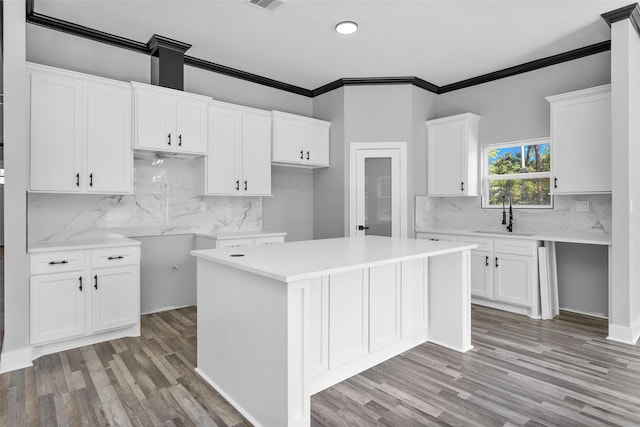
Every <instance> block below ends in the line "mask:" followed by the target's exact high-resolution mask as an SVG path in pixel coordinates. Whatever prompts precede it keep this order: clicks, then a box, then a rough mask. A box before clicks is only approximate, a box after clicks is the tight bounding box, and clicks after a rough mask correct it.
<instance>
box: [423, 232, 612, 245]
mask: <svg viewBox="0 0 640 427" xmlns="http://www.w3.org/2000/svg"><path fill="white" fill-rule="evenodd" d="M415 232H416V234H417V233H434V234H459V235H465V236H474V237H490V238H494V239H496V238H497V239H501V238H507V239H521V240H540V241H546V242H559V243H578V244H585V245H601V246H611V236H610V234H609V236H608V237H605V236H602V238H594V237H581V236H580V233H570V232H564V233H563V232H557V233H544V232H542V233H536V234H530V235H518V234H506V233H479V232H477V231H474V230H453V229H448V228H447V229H437V228H433V229H428V230H415ZM573 234H575V236H573Z"/></svg>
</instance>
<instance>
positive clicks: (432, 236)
mask: <svg viewBox="0 0 640 427" xmlns="http://www.w3.org/2000/svg"><path fill="white" fill-rule="evenodd" d="M416 239H427V240H433V241H434V242H438V241H443V242H456V241H457V240H458V239H457V237H456V236H455V235H454V234H440V233H416Z"/></svg>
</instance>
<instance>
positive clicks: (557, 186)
mask: <svg viewBox="0 0 640 427" xmlns="http://www.w3.org/2000/svg"><path fill="white" fill-rule="evenodd" d="M551 126H552V127H551V137H552V143H553V146H552V150H553V151H552V168H553V177H554V182H552V184H553V188H552V192H553V193H554V194H562V193H590V192H609V191H611V98H610V95H609V93H606V94H601V95H598V96H586V97H584V98H583V99H578V100H573V101H571V102H560V103H558V104H552V108H551Z"/></svg>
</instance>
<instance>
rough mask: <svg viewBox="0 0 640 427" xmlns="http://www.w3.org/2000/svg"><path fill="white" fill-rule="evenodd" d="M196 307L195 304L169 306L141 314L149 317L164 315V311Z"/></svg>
mask: <svg viewBox="0 0 640 427" xmlns="http://www.w3.org/2000/svg"><path fill="white" fill-rule="evenodd" d="M193 306H195V304H187V305H178V306H173V305H171V306H168V307H162V308H156V309H153V310H151V311H145V312H143V313H140V315H141V316H144V315H147V314H154V313H162V312H163V311H170V310H178V309H180V308H187V307H193Z"/></svg>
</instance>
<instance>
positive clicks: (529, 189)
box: [482, 139, 552, 208]
mask: <svg viewBox="0 0 640 427" xmlns="http://www.w3.org/2000/svg"><path fill="white" fill-rule="evenodd" d="M483 154H484V156H483V159H484V165H483V166H484V168H483V169H484V180H483V185H484V192H483V201H482V205H483V207H497V206H499V207H502V197H503V196H504V195H505V194H507V193H508V194H511V197H512V199H513V205H514V206H517V207H527V208H549V207H551V206H552V205H551V203H552V200H551V195H550V191H551V143H550V142H549V140H548V139H533V140H527V141H517V142H510V143H502V144H492V145H487V146H485V147H484V150H483Z"/></svg>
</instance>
